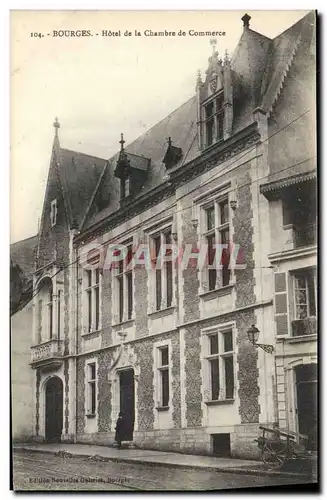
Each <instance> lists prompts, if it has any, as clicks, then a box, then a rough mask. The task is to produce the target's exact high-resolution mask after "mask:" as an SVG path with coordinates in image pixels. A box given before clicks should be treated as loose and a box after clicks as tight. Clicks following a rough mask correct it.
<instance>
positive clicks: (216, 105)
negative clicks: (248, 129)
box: [204, 92, 224, 147]
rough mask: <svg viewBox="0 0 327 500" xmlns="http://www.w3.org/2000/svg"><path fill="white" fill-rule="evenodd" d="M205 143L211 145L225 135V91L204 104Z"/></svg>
mask: <svg viewBox="0 0 327 500" xmlns="http://www.w3.org/2000/svg"><path fill="white" fill-rule="evenodd" d="M204 124H205V127H204V132H205V145H206V147H208V146H211V145H212V144H213V143H214V142H217V141H219V140H221V139H223V137H224V93H223V92H221V93H220V94H218V96H216V97H215V98H213V99H212V100H211V101H210V102H209V103H208V104H206V105H204Z"/></svg>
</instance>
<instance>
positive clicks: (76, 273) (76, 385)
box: [74, 252, 79, 443]
mask: <svg viewBox="0 0 327 500" xmlns="http://www.w3.org/2000/svg"><path fill="white" fill-rule="evenodd" d="M76 253H77V252H76ZM75 260H76V263H75V264H76V272H75V277H76V288H75V290H76V301H75V304H76V311H75V314H76V316H75V432H74V443H77V415H78V413H77V410H78V404H77V402H78V398H77V394H78V376H77V375H78V370H77V347H78V342H77V339H78V292H79V290H78V261H77V258H76V259H75Z"/></svg>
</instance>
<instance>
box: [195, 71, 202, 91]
mask: <svg viewBox="0 0 327 500" xmlns="http://www.w3.org/2000/svg"><path fill="white" fill-rule="evenodd" d="M201 85H202V78H201V71H200V70H199V69H198V71H197V73H196V87H195V90H197V89H198V88H200V87H201Z"/></svg>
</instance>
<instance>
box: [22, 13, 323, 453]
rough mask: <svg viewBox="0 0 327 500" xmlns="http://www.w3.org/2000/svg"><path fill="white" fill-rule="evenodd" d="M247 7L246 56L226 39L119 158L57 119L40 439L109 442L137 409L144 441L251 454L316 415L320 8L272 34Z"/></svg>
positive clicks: (38, 359)
mask: <svg viewBox="0 0 327 500" xmlns="http://www.w3.org/2000/svg"><path fill="white" fill-rule="evenodd" d="M242 22H243V34H242V36H241V38H240V41H239V43H238V45H237V47H236V49H235V51H234V53H233V55H232V57H230V56H229V55H228V54H225V55H223V56H222V55H221V54H218V52H217V51H216V50H215V45H214V44H213V53H212V55H211V57H210V59H209V65H208V69H207V72H206V75H205V78H204V79H202V78H201V75H200V74H199V75H198V77H197V81H196V90H195V95H194V96H193V97H192V98H191V99H190V100H189V101H187V102H186V103H185V104H183V105H182V106H181V107H180V108H178V109H177V110H175V111H174V112H172V113H171V114H170V115H169V116H168V117H166V118H165V119H164V120H162V121H161V122H159V123H158V124H156V125H155V126H154V127H152V128H151V129H150V130H148V131H147V132H146V133H145V134H144V135H143V136H141V137H140V138H139V139H137V140H136V141H134V142H132V143H131V144H128V145H125V140H124V137H123V135H122V136H121V139H120V150H119V151H118V152H117V154H116V155H115V156H114V157H113V158H111V159H109V160H105V159H100V158H94V157H91V156H88V155H85V154H82V153H77V152H73V151H68V150H66V149H63V148H62V147H61V146H60V143H59V134H58V129H59V123H58V122H57V121H56V122H55V124H54V126H55V138H54V145H53V151H52V157H51V162H50V169H49V178H48V183H47V188H46V193H45V200H44V206H43V214H42V220H41V226H40V234H39V242H38V249H37V256H36V271H35V273H34V297H33V312H34V314H33V318H34V320H33V327H31V328H32V331H33V345H32V348H31V353H32V354H31V355H32V359H31V367H32V368H33V372H34V373H35V387H34V395H33V397H34V401H35V405H34V408H35V414H34V421H35V426H34V436H35V438H36V439H39V440H47V441H58V440H61V441H65V440H66V441H77V442H86V443H98V444H104V445H110V444H113V443H114V435H115V425H116V420H117V417H118V414H119V412H123V413H124V415H125V418H126V422H127V431H126V432H127V438H128V440H129V441H131V442H133V443H134V444H135V445H136V446H138V447H144V448H152V449H162V450H174V451H181V452H186V453H187V452H189V453H203V454H209V453H213V454H217V455H233V456H239V457H253V458H255V457H256V456H257V454H258V449H257V445H256V443H255V442H254V439H255V438H256V437H257V436H258V433H259V426H260V425H267V426H273V425H279V426H280V427H283V428H288V429H290V430H292V431H295V432H300V433H304V434H308V433H309V432H310V430H312V428H313V427H314V425H315V422H316V399H315V397H316V396H315V394H316V393H315V391H316V389H315V388H316V383H317V379H316V367H317V364H316V363H317V359H316V351H317V349H316V339H317V325H316V314H317V301H316V290H317V285H316V271H315V266H316V239H315V234H316V232H315V224H316V222H315V221H316V202H315V193H316V187H315V180H316V157H315V154H316V152H315V141H316V138H315V98H316V96H315V56H316V47H315V38H314V36H315V14H314V13H313V12H312V13H310V14H308V15H307V16H305V17H304V18H303V19H301V20H300V21H299V22H298V23H296V24H295V25H293V26H291V27H290V28H289V29H288V30H287V31H285V32H284V33H282V34H281V35H279V36H278V37H276V38H275V39H270V38H268V37H266V36H264V35H262V34H260V33H258V32H255V31H253V30H252V29H251V27H250V16H248V15H244V16H243V18H242ZM215 245H222V246H223V247H218V248H222V253H221V255H220V258H219V264H220V266H219V268H215V266H214V262H215V256H217V252H218V250H217V247H216V246H215ZM162 249H165V250H164V252H163V250H162ZM167 249H168V250H167ZM175 249H176V258H175V253H174V252H175ZM203 249H206V258H205V261H204V262H200V261H201V255H202V254H203ZM215 249H216V253H215ZM85 255H87V256H88V260H87V261H85ZM122 255H123V257H124V258H123V259H122V258H121V256H122ZM159 263H160V265H158V264H159ZM186 263H187V265H186ZM235 264H236V265H235ZM253 325H254V326H255V327H256V328H257V329H258V330H259V332H260V333H259V339H258V342H259V343H260V344H264V345H266V346H267V345H268V346H271V347H273V348H274V351H273V350H272V348H271V347H270V348H269V349H266V350H264V349H261V348H260V347H259V346H258V345H254V344H253V343H251V342H250V341H249V336H248V330H249V329H251V328H253ZM311 434H312V433H311ZM314 441H315V439H314V436H311V441H310V442H311V446H312V447H313V446H314Z"/></svg>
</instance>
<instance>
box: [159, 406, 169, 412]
mask: <svg viewBox="0 0 327 500" xmlns="http://www.w3.org/2000/svg"><path fill="white" fill-rule="evenodd" d="M156 410H157V411H169V406H157V407H156Z"/></svg>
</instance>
